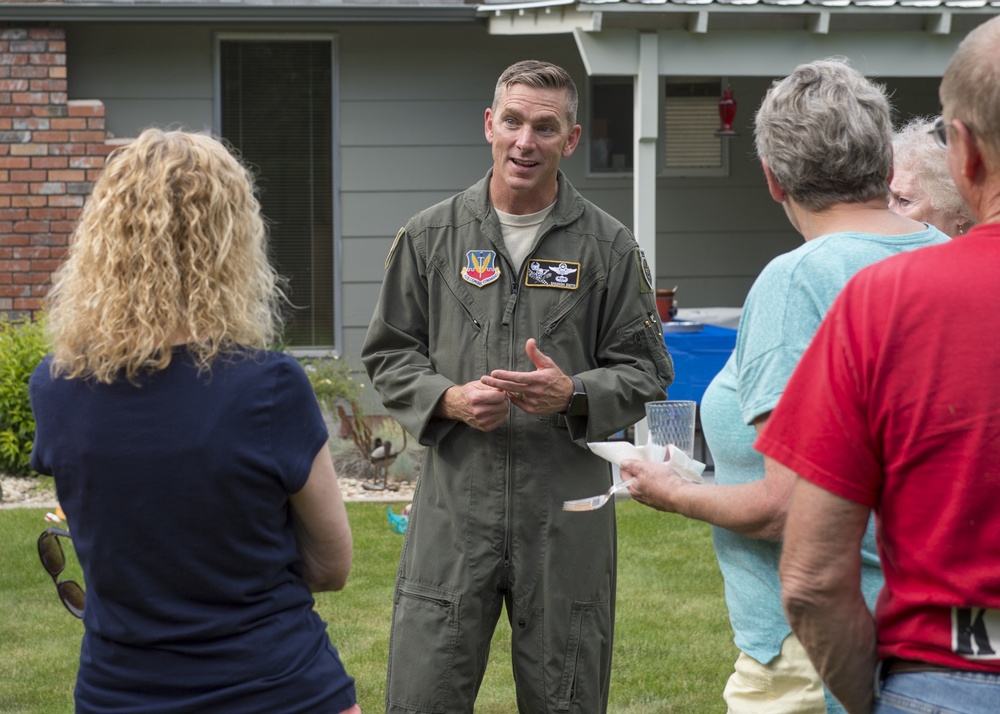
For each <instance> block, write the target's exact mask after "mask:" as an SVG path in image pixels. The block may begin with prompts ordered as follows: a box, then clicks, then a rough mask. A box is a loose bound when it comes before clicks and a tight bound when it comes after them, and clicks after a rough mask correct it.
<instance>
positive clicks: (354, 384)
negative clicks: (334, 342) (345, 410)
mask: <svg viewBox="0 0 1000 714" xmlns="http://www.w3.org/2000/svg"><path fill="white" fill-rule="evenodd" d="M301 362H302V367H303V369H305V371H306V375H307V376H308V377H309V382H310V383H311V384H312V388H313V391H314V392H315V393H316V400H317V401H318V402H319V405H320V407H321V408H322V409H323V411H324V412H326V414H327V415H328V416H331V417H332V416H334V415H335V414H336V413H337V405H338V404H341V403H343V402H346V403H347V404H349V405H350V406H351V409H352V411H354V413H357V410H358V409H360V406H359V405H360V403H361V395H362V391H363V389H364V384H363V383H362V382H361V381H360V380H357V379H355V378H354V370H353V369H352V368H351V366H350V365H349V364H348V363H347V361H346V360H343V359H341V358H340V357H322V358H309V359H303V360H301Z"/></svg>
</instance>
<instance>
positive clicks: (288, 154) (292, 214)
mask: <svg viewBox="0 0 1000 714" xmlns="http://www.w3.org/2000/svg"><path fill="white" fill-rule="evenodd" d="M332 59H333V48H332V44H331V42H330V41H329V40H297V39H288V40H286V39H281V40H255V39H247V40H237V39H224V40H221V41H220V43H219V70H220V78H219V79H220V120H221V126H220V131H221V134H222V136H223V137H224V138H225V139H226V140H228V141H229V142H230V143H231V144H232V145H233V146H234V147H235V148H236V149H237V150H238V151H239V152H240V154H241V155H242V157H243V159H244V161H245V162H246V163H247V164H249V165H250V166H251V167H252V168H253V170H254V172H255V174H256V179H257V186H258V190H259V193H260V201H261V207H262V210H263V213H264V216H265V217H266V219H267V223H268V228H269V235H270V251H271V258H272V261H273V263H274V265H275V267H276V268H277V269H278V271H279V272H280V273H281V275H282V276H284V277H285V278H286V279H287V280H288V284H287V287H286V294H287V295H288V297H289V299H290V301H291V302H292V304H293V305H294V307H293V308H291V314H290V315H288V321H287V328H286V332H285V335H284V340H285V343H286V344H287V346H288V347H292V348H330V347H333V345H334V304H333V301H334V267H335V266H334V243H333V241H334V235H333V207H334V203H333V82H332V79H333V74H332Z"/></svg>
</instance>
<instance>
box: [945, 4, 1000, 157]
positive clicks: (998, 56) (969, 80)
mask: <svg viewBox="0 0 1000 714" xmlns="http://www.w3.org/2000/svg"><path fill="white" fill-rule="evenodd" d="M939 95H940V97H941V106H943V107H944V111H945V119H946V120H948V121H950V120H952V119H959V120H961V121H962V122H963V123H965V124H966V125H967V126H968V127H969V129H970V130H971V131H972V133H973V134H975V136H976V140H977V141H978V146H979V150H980V151H981V152H982V153H983V156H984V158H985V160H986V165H987V166H988V167H989V168H990V169H991V170H992V171H1000V17H994V18H993V19H991V20H988V21H986V22H984V23H983V24H982V25H979V26H978V27H977V28H976V29H974V30H973V31H972V32H970V33H969V34H968V35H966V36H965V39H964V40H962V42H961V43H960V44H959V45H958V49H957V50H955V54H954V55H953V56H952V58H951V61H950V62H949V63H948V68H947V69H945V71H944V76H943V77H942V78H941V88H940V90H939Z"/></svg>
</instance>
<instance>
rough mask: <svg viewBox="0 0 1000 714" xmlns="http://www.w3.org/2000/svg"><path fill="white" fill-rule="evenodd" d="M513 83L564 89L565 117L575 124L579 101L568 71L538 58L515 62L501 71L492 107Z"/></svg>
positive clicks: (495, 106) (571, 124) (495, 105)
mask: <svg viewBox="0 0 1000 714" xmlns="http://www.w3.org/2000/svg"><path fill="white" fill-rule="evenodd" d="M515 84H523V85H525V86H528V87H534V88H536V89H565V90H566V119H567V120H568V121H569V125H570V126H573V125H574V124H576V110H577V107H578V106H579V103H580V98H579V94H578V93H577V91H576V84H575V83H574V82H573V78H572V77H570V76H569V72H567V71H566V70H564V69H563V68H562V67H560V66H559V65H555V64H551V63H550V62H541V61H539V60H523V61H521V62H516V63H514V64H512V65H511V66H510V67H508V68H507V69H505V70H504V71H503V74H501V75H500V79H498V80H497V86H496V90H494V92H493V109H496V108H497V105H498V104H499V103H500V98H501V97H502V96H503V93H504V92H505V91H507V89H509V88H510V87H511V86H513V85H515Z"/></svg>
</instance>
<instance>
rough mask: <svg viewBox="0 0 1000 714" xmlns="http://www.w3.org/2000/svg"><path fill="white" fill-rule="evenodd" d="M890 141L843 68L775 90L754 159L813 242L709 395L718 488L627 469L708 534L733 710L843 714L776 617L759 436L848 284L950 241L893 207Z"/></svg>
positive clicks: (768, 492) (820, 69)
mask: <svg viewBox="0 0 1000 714" xmlns="http://www.w3.org/2000/svg"><path fill="white" fill-rule="evenodd" d="M891 135H892V124H891V120H890V110H889V103H888V100H887V98H886V96H885V92H884V90H883V88H882V87H880V86H878V85H876V84H873V83H872V82H870V81H869V80H867V79H866V78H865V77H863V76H862V75H861V74H860V73H858V72H857V71H856V70H855V69H853V68H852V67H850V66H849V65H848V64H847V63H846V62H844V61H842V60H839V59H828V60H820V61H816V62H811V63H808V64H804V65H800V66H799V67H797V68H796V69H795V71H794V72H792V74H791V75H789V76H788V77H786V78H784V79H782V80H779V81H776V82H775V83H774V84H773V85H772V87H771V88H770V90H769V91H768V93H767V96H766V97H765V99H764V102H763V104H762V105H761V107H760V109H759V110H758V112H757V116H756V121H755V140H756V145H757V153H758V155H759V156H760V159H761V163H762V164H763V169H764V176H765V179H766V181H767V186H768V190H769V192H770V194H771V197H772V198H773V199H774V200H775V201H777V202H778V203H780V204H781V205H782V207H783V208H784V210H785V213H786V215H787V216H788V219H789V221H790V222H791V224H792V225H793V226H794V227H795V229H796V230H797V231H798V232H799V233H800V234H801V235H802V237H803V239H804V240H805V244H804V245H801V246H799V247H798V248H796V249H795V250H793V251H791V252H789V253H786V254H784V255H780V256H778V257H777V258H775V259H774V260H773V261H771V263H770V264H769V265H767V267H765V268H764V270H763V271H762V272H761V274H760V276H759V277H758V278H757V280H756V281H755V282H754V284H753V287H752V288H751V289H750V293H749V294H748V296H747V299H746V302H745V304H744V307H743V313H742V315H741V318H740V325H739V330H738V332H737V339H736V349H735V351H734V352H733V355H732V356H731V357H730V359H729V361H728V362H727V363H726V365H725V366H724V367H723V369H722V370H721V372H720V373H719V374H718V375H717V376H716V377H715V379H714V380H713V381H712V383H711V384H710V385H709V387H708V389H707V391H706V392H705V396H704V397H703V400H702V405H701V409H702V412H701V417H702V426H703V429H704V432H705V438H706V441H707V443H708V446H709V449H710V450H711V453H712V456H713V458H714V461H715V484H714V485H698V484H692V483H689V482H687V481H684V480H683V479H681V478H680V477H679V476H677V475H676V474H674V473H673V472H672V471H671V470H670V469H669V468H668V467H666V466H665V465H662V464H650V463H645V462H639V461H627V462H625V463H623V464H622V478H623V479H625V480H626V481H629V482H630V485H629V490H630V492H631V493H632V496H633V497H634V498H635V499H636V500H637V501H639V502H641V503H644V504H646V505H649V506H652V507H654V508H657V509H660V510H663V511H668V512H674V513H679V514H681V515H684V516H687V517H689V518H696V519H698V520H702V521H706V522H708V523H711V524H712V525H713V526H714V528H713V542H714V545H715V552H716V556H717V557H718V560H719V567H720V569H721V570H722V576H723V580H724V582H725V594H726V604H727V606H728V608H729V618H730V622H731V624H732V627H733V633H734V640H735V643H736V646H737V647H738V648H739V650H740V655H739V658H738V659H737V662H736V665H735V671H734V673H733V674H732V675H731V676H730V678H729V681H728V683H727V685H726V688H725V691H724V692H723V697H724V699H725V700H726V704H727V706H728V711H729V713H730V714H744V713H750V712H754V713H756V712H762V711H767V712H768V713H769V714H773V713H775V712H782V713H789V714H791V713H794V714H822V713H823V712H843V708H842V707H841V706H840V704H839V703H838V702H837V701H836V700H835V699H834V698H833V697H832V696H830V695H829V693H828V692H826V691H825V690H824V688H823V685H822V682H821V681H820V679H819V675H818V674H817V673H816V670H815V668H814V667H813V666H812V663H811V662H810V661H809V658H808V655H807V654H806V653H805V650H804V649H803V648H802V646H801V644H800V643H799V642H798V640H797V639H796V637H795V635H793V634H792V632H791V628H790V626H789V624H788V621H787V619H786V617H785V614H784V611H783V610H782V605H781V586H780V582H779V579H778V561H779V558H780V555H781V537H782V531H783V529H784V524H785V514H786V511H787V507H788V502H789V497H790V493H791V488H792V485H793V484H794V482H795V475H794V474H793V473H792V472H791V471H788V470H787V469H785V468H784V467H782V466H780V465H779V464H778V463H777V462H775V461H772V460H770V459H765V458H764V457H763V456H761V455H760V454H759V453H757V452H756V451H754V449H753V442H754V440H755V438H756V434H757V432H758V431H759V430H760V429H761V428H762V427H763V425H764V423H765V422H766V421H767V419H768V417H769V416H770V414H771V410H772V409H774V407H775V406H776V405H777V403H778V400H779V399H780V397H781V394H782V392H783V391H784V389H785V385H786V383H787V382H788V379H789V377H790V376H791V374H792V371H793V370H794V368H795V366H796V364H797V363H798V361H799V358H800V357H801V355H802V353H803V352H804V351H805V349H806V347H807V346H808V344H809V341H810V340H811V339H812V336H813V334H814V333H815V332H816V329H817V328H818V327H819V324H820V322H821V321H822V319H823V316H824V315H825V314H826V311H827V309H828V308H829V307H830V304H831V303H832V302H833V299H834V298H835V297H836V296H837V295H838V294H839V292H840V290H841V288H842V287H843V286H844V284H845V283H846V282H847V280H848V279H849V278H850V277H851V276H853V275H854V274H855V273H856V272H857V271H858V270H860V269H861V268H863V267H865V266H866V265H869V264H871V263H874V262H876V261H879V260H882V259H883V258H886V257H889V256H891V255H894V254H896V253H899V252H901V251H906V250H914V249H916V248H920V247H922V246H928V245H934V244H937V243H942V242H944V241H947V240H948V237H947V236H946V235H944V234H943V233H941V231H939V230H938V229H936V228H933V227H931V226H928V225H927V224H924V223H919V222H917V221H914V220H912V219H910V218H907V217H905V216H900V215H897V214H895V213H892V212H890V211H889V210H888V207H887V205H888V204H887V197H888V193H889V188H888V187H889V181H890V179H891V176H892V146H891ZM831 418H835V415H831ZM862 550H863V574H862V587H863V590H864V592H865V596H866V599H867V602H868V604H869V607H873V606H874V602H875V597H876V595H877V594H878V591H879V589H880V588H881V586H882V582H883V579H882V574H881V571H880V568H879V564H878V558H877V555H876V552H875V540H874V529H873V525H872V524H871V523H869V527H868V532H867V533H866V535H865V539H864V542H863V544H862Z"/></svg>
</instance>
